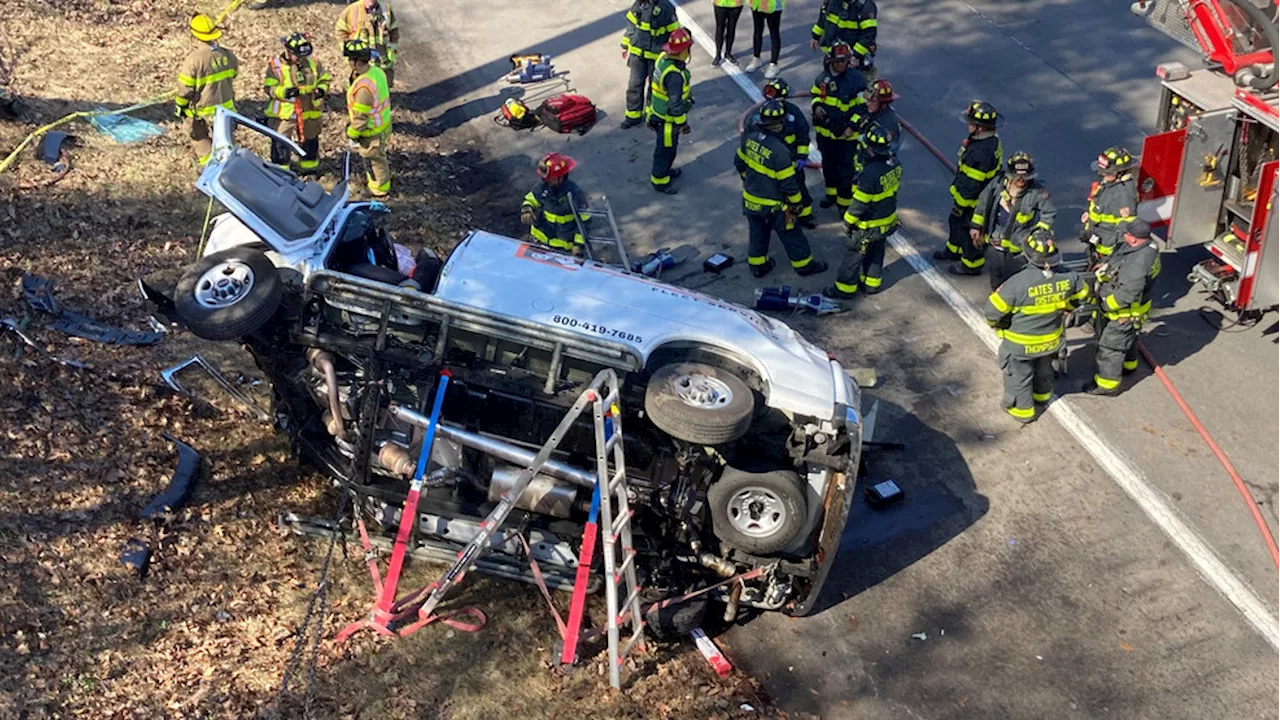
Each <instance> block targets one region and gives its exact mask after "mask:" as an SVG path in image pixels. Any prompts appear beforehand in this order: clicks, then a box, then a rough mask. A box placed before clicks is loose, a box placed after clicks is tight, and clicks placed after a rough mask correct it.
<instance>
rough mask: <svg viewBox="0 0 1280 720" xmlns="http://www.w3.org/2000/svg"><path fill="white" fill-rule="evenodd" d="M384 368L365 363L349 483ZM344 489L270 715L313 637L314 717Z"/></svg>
mask: <svg viewBox="0 0 1280 720" xmlns="http://www.w3.org/2000/svg"><path fill="white" fill-rule="evenodd" d="M381 370H382V367H381V364H380V363H378V362H377V361H376V360H372V361H371V362H370V363H369V365H368V366H367V367H366V371H367V372H368V375H369V380H368V381H367V382H366V383H365V387H364V398H363V399H362V401H361V404H360V423H359V425H358V426H357V435H356V443H355V445H356V447H355V452H354V453H353V454H352V457H351V472H350V474H349V485H350V486H352V487H354V486H356V485H358V484H362V482H363V480H364V479H365V478H366V477H367V475H368V473H369V456H370V454H371V452H372V446H373V428H374V424H375V423H376V421H377V417H378V412H377V410H378V408H379V406H380V405H381V403H382V389H383V387H382V381H383V378H382V374H381ZM343 490H344V491H343V493H342V500H341V502H339V503H338V511H337V513H335V514H334V518H333V523H332V524H333V528H334V532H333V534H332V535H330V536H329V547H328V549H327V550H326V551H325V555H324V564H323V565H321V567H320V584H319V585H317V586H316V589H315V592H314V593H312V595H311V600H310V601H309V602H308V603H307V610H306V612H305V613H304V614H303V617H302V624H301V625H299V626H298V630H297V631H296V633H295V634H296V635H297V640H296V641H295V642H294V645H293V651H292V652H291V653H290V654H289V662H288V663H287V664H286V665H285V670H284V677H283V678H282V679H281V681H280V688H279V689H278V690H277V691H276V696H275V699H274V700H273V701H272V703H271V711H270V712H269V713H268V715H269V716H270V717H274V718H279V717H281V713H280V704H281V702H282V701H283V700H284V696H285V693H286V692H288V690H289V685H290V684H291V682H292V680H293V674H294V672H295V671H296V670H297V669H298V662H299V661H300V660H301V659H302V650H303V648H304V647H305V646H306V644H307V642H308V640H310V644H311V657H310V658H309V659H308V666H309V667H308V670H307V689H306V694H305V695H304V699H303V705H302V717H303V718H310V717H312V715H311V704H312V702H313V701H314V699H315V686H316V665H317V664H318V662H319V659H320V642H321V640H322V639H323V637H324V623H325V616H326V615H327V614H328V609H329V607H328V606H329V602H328V601H329V568H330V567H331V566H332V564H333V549H334V548H335V547H337V545H338V539H339V538H340V537H341V538H343V539H344V543H343V553H344V554H345V552H346V544H345V533H343V532H342V518H343V516H344V515H345V514H346V512H347V505H348V504H349V503H350V501H351V495H352V494H353V491H352V490H351V489H349V488H344V489H343ZM357 512H359V510H357ZM313 619H314V620H316V622H315V626H314V630H312V620H313ZM308 633H310V637H308Z"/></svg>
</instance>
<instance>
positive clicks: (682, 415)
mask: <svg viewBox="0 0 1280 720" xmlns="http://www.w3.org/2000/svg"><path fill="white" fill-rule="evenodd" d="M755 407H756V399H755V395H754V394H753V393H752V392H751V388H749V387H747V383H746V382H744V381H743V380H742V378H740V377H738V376H737V375H734V374H733V373H731V372H729V371H728V370H722V369H720V368H718V367H712V366H711V365H704V364H702V363H675V364H672V365H665V366H663V367H661V368H658V370H657V371H656V372H654V373H653V375H652V376H651V377H650V378H649V386H648V387H647V388H645V392H644V410H645V413H646V414H648V416H649V420H650V421H652V422H653V424H654V425H657V426H658V429H659V430H662V431H663V432H665V433H667V434H668V435H670V436H672V437H674V438H678V439H680V440H684V441H686V442H691V443H697V444H699V445H723V444H724V443H727V442H732V441H734V440H737V439H738V438H740V437H742V436H743V435H744V434H746V432H747V428H748V427H750V425H751V417H752V415H754V414H755Z"/></svg>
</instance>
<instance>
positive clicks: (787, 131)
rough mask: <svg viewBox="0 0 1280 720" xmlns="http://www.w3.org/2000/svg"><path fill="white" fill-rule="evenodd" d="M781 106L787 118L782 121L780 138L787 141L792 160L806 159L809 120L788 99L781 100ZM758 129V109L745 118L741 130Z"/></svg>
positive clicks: (807, 156) (807, 154) (807, 155)
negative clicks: (784, 109) (745, 120)
mask: <svg viewBox="0 0 1280 720" xmlns="http://www.w3.org/2000/svg"><path fill="white" fill-rule="evenodd" d="M782 106H783V107H784V108H786V111H787V118H786V120H784V121H783V123H782V139H783V141H784V142H786V143H787V149H788V150H790V151H791V157H792V159H793V160H807V159H808V158H809V121H808V120H807V119H805V116H804V113H802V112H800V108H798V107H796V105H795V103H793V102H791V101H790V100H783V101H782ZM759 129H760V111H759V110H756V111H755V112H753V113H751V116H750V117H748V118H747V122H746V123H745V126H744V127H743V132H751V131H752V130H759Z"/></svg>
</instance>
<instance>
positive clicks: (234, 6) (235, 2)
mask: <svg viewBox="0 0 1280 720" xmlns="http://www.w3.org/2000/svg"><path fill="white" fill-rule="evenodd" d="M243 4H244V0H231V3H230V4H228V5H227V6H226V7H224V8H223V9H222V11H221V12H219V13H218V15H217V17H216V18H215V19H214V21H213V23H214V25H221V24H222V21H223V20H226V19H227V17H229V16H230V15H231V13H233V12H235V11H236V10H238V9H239V8H240V6H241V5H243ZM177 94H178V91H177V90H170V91H169V92H167V93H165V94H163V95H157V96H156V97H153V98H151V99H150V100H143V101H142V102H140V103H134V104H133V105H130V106H129V107H127V108H123V109H120V110H81V111H79V112H73V113H71V114H70V115H67V116H65V117H61V118H58V119H57V120H54V121H53V122H51V123H49V124H48V125H45V126H43V127H39V128H37V129H36V130H35V131H34V132H32V133H31V134H30V135H28V136H27V137H26V138H24V139H23V140H22V142H20V143H18V147H16V148H14V149H13V152H11V153H9V155H8V156H7V157H6V158H5V159H4V160H3V161H0V173H2V172H4V171H5V170H8V169H9V166H10V165H12V164H13V162H14V160H17V159H18V154H19V153H21V152H22V151H23V149H25V148H26V147H27V146H28V145H30V144H31V141H32V140H35V139H36V138H38V137H40V136H41V135H44V134H45V133H47V132H49V131H50V130H52V129H54V128H56V127H58V126H59V125H63V124H66V123H69V122H71V121H72V120H76V119H79V118H87V117H96V116H98V115H124V114H126V113H131V112H133V111H134V110H141V109H142V108H146V107H151V106H152V105H157V104H159V103H162V102H164V101H166V100H169V99H171V98H173V96H175V95H177Z"/></svg>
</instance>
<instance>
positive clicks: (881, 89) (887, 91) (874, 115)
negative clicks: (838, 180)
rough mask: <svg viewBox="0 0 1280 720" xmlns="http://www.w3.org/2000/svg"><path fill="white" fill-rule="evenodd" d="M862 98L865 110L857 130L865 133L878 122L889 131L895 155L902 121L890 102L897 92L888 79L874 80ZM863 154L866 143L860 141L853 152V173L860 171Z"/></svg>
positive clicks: (890, 145) (891, 147)
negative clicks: (856, 149)
mask: <svg viewBox="0 0 1280 720" xmlns="http://www.w3.org/2000/svg"><path fill="white" fill-rule="evenodd" d="M862 98H863V100H864V101H865V102H866V103H867V110H866V113H865V114H864V115H863V116H862V127H861V128H860V129H859V131H858V132H859V133H861V134H864V135H865V133H866V131H867V129H868V128H870V127H871V126H872V125H875V124H879V125H880V127H881V128H883V129H885V130H887V131H888V132H889V137H890V141H889V149H890V150H892V151H893V154H894V155H897V154H898V148H899V147H901V146H902V123H901V122H899V121H898V113H897V112H896V111H894V109H893V105H892V104H891V103H892V102H893V101H894V100H897V99H898V94H897V93H896V92H894V91H893V85H891V84H889V81H888V80H876V81H875V82H873V83H871V84H870V85H868V86H867V89H866V91H865V92H863V93H862ZM865 155H866V145H865V143H861V142H860V143H858V151H857V152H855V153H854V154H853V172H854V174H855V175H856V174H857V173H859V172H862V165H863V163H864V162H865V161H866V157H865Z"/></svg>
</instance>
